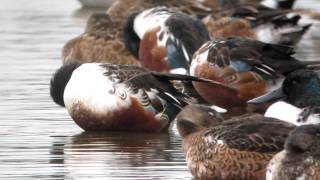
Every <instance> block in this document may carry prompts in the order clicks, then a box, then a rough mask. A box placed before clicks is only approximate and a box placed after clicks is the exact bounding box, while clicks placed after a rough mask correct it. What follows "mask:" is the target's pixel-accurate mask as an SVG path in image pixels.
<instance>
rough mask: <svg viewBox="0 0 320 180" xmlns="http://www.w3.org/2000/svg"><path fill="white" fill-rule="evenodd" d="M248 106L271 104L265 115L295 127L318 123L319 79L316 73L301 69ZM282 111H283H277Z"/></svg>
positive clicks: (319, 110) (251, 101)
mask: <svg viewBox="0 0 320 180" xmlns="http://www.w3.org/2000/svg"><path fill="white" fill-rule="evenodd" d="M248 103H249V104H263V103H268V104H270V103H271V106H269V107H268V109H267V110H266V113H265V115H266V116H268V117H274V118H278V119H282V120H285V121H288V122H291V123H294V124H296V125H304V124H318V123H320V117H319V113H320V109H319V107H320V78H319V73H317V72H316V71H312V70H308V69H301V70H296V71H293V72H291V73H290V74H288V75H287V76H286V78H285V80H284V81H283V83H282V85H281V86H280V87H279V88H277V89H275V90H273V91H271V92H269V93H267V94H264V95H262V96H259V97H256V98H254V99H251V100H249V101H248ZM279 109H282V110H283V111H279Z"/></svg>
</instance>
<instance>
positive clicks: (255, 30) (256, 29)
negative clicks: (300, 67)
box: [203, 4, 312, 46]
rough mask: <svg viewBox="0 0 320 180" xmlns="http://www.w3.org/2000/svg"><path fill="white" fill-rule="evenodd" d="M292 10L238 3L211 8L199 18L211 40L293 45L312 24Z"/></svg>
mask: <svg viewBox="0 0 320 180" xmlns="http://www.w3.org/2000/svg"><path fill="white" fill-rule="evenodd" d="M294 12H295V10H291V9H289V10H279V9H273V8H269V7H266V6H264V5H260V4H258V5H252V4H240V5H237V6H231V7H226V8H222V9H218V10H215V11H213V12H212V13H211V14H210V15H208V16H207V17H206V18H204V19H203V22H204V23H205V24H206V26H207V28H208V30H209V32H210V35H211V36H212V37H213V38H214V39H225V38H228V37H245V38H253V39H256V40H260V41H263V42H265V43H273V44H283V45H292V46H293V45H296V44H297V43H298V42H299V41H300V40H301V39H302V37H303V35H304V34H306V32H307V31H308V30H309V29H310V27H311V26H312V24H311V23H301V22H300V19H301V16H300V15H299V14H297V13H294Z"/></svg>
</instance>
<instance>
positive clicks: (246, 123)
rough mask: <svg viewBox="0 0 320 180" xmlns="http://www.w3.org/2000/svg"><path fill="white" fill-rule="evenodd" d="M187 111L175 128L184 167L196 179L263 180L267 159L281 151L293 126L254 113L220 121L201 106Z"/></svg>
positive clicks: (179, 116) (178, 120) (178, 116)
mask: <svg viewBox="0 0 320 180" xmlns="http://www.w3.org/2000/svg"><path fill="white" fill-rule="evenodd" d="M188 108H190V107H189V106H187V107H186V108H185V109H184V110H183V111H181V112H180V113H179V114H178V115H177V118H176V119H177V128H178V131H179V133H180V135H181V136H182V138H183V141H182V149H183V152H184V154H185V156H186V162H187V165H188V167H189V169H190V171H191V174H192V175H193V176H194V177H195V178H196V179H228V180H229V179H246V180H247V179H250V180H253V179H261V180H262V179H265V174H266V167H267V165H268V162H269V160H270V159H271V158H272V157H273V155H274V154H276V153H277V152H279V151H281V150H282V149H283V144H284V142H285V139H286V137H287V135H288V134H289V132H290V131H291V130H292V129H294V127H295V126H294V125H293V124H290V123H286V122H283V121H280V120H277V119H273V118H266V117H264V116H262V115H258V114H250V115H243V116H239V117H235V118H233V119H230V120H228V121H223V122H221V118H220V117H219V116H218V115H216V113H213V112H212V110H211V111H210V110H209V111H208V110H207V108H205V107H203V106H200V107H195V108H196V109H197V110H194V108H193V110H192V111H190V110H188ZM185 111H189V112H185ZM194 112H196V113H194ZM199 114H202V115H199ZM210 126H211V127H210Z"/></svg>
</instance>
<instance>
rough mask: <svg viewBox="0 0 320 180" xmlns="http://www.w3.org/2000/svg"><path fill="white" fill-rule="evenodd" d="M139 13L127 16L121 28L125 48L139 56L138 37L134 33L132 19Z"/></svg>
mask: <svg viewBox="0 0 320 180" xmlns="http://www.w3.org/2000/svg"><path fill="white" fill-rule="evenodd" d="M138 14H139V13H138V12H137V13H133V14H131V15H130V16H129V17H128V20H127V22H126V23H125V26H124V28H123V41H124V43H125V45H126V48H127V49H128V50H129V51H130V52H131V53H132V54H133V55H134V56H135V57H136V58H138V57H139V46H140V38H139V36H138V35H137V34H136V33H135V31H134V29H133V26H134V20H135V18H136V16H137V15H138Z"/></svg>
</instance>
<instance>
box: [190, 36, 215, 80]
mask: <svg viewBox="0 0 320 180" xmlns="http://www.w3.org/2000/svg"><path fill="white" fill-rule="evenodd" d="M211 45H212V42H210V41H209V42H207V43H204V44H203V45H202V46H201V47H200V48H199V49H202V48H207V49H206V51H204V52H202V53H200V54H198V53H197V52H196V53H195V56H194V58H193V59H192V62H191V66H190V70H189V72H190V75H191V76H195V73H196V72H195V71H196V66H198V65H201V64H203V63H205V62H207V59H208V55H209V50H210V46H211ZM213 45H214V44H213ZM198 51H199V50H198Z"/></svg>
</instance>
